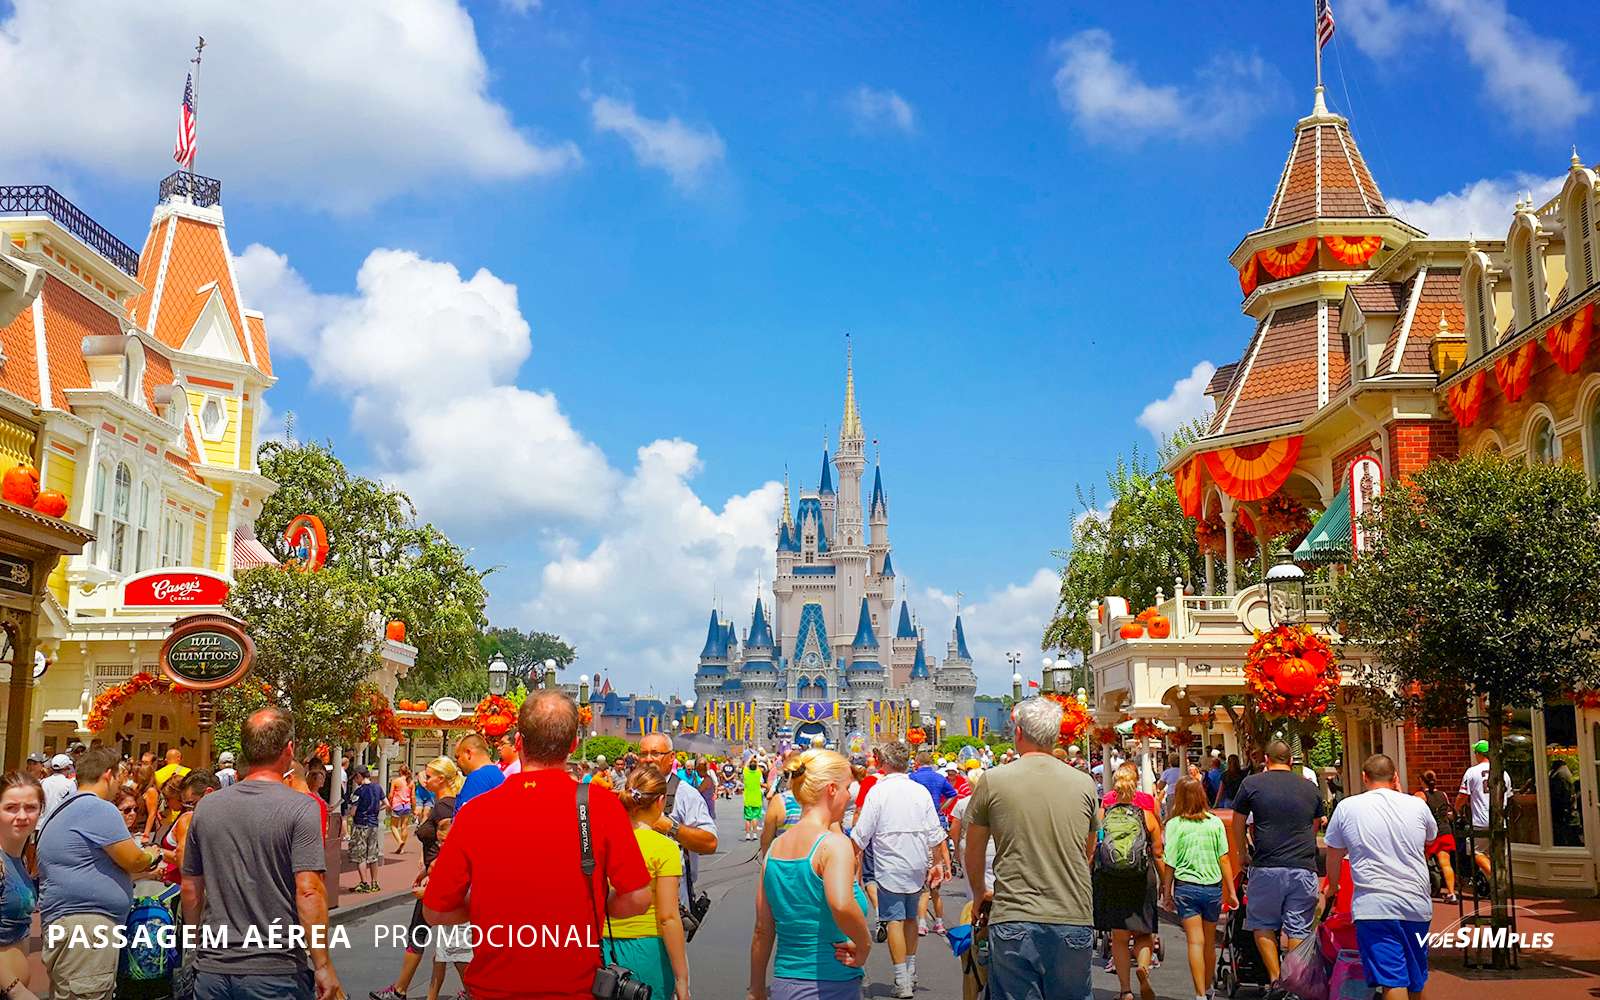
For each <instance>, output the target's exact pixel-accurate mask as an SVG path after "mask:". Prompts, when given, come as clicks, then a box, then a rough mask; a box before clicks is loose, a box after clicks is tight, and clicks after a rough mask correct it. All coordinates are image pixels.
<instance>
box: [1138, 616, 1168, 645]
mask: <svg viewBox="0 0 1600 1000" xmlns="http://www.w3.org/2000/svg"><path fill="white" fill-rule="evenodd" d="M1145 628H1147V629H1149V631H1150V638H1152V639H1165V638H1166V637H1167V636H1169V635H1171V634H1172V619H1171V618H1168V617H1167V616H1166V615H1151V616H1150V620H1149V621H1147V622H1145Z"/></svg>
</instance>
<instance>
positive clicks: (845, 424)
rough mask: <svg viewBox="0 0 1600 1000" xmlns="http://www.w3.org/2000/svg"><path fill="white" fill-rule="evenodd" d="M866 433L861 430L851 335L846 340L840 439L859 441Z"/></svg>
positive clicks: (847, 335)
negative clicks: (857, 407)
mask: <svg viewBox="0 0 1600 1000" xmlns="http://www.w3.org/2000/svg"><path fill="white" fill-rule="evenodd" d="M864 436H865V435H864V434H863V432H862V430H861V414H860V413H859V412H857V410H856V374H855V358H854V351H853V350H852V348H851V345H850V335H849V334H846V335H845V341H844V419H843V420H842V421H840V423H839V440H840V441H841V442H842V441H859V440H861V439H862V438H863V437H864Z"/></svg>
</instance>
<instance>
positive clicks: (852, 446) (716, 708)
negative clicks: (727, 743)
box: [694, 360, 981, 746]
mask: <svg viewBox="0 0 1600 1000" xmlns="http://www.w3.org/2000/svg"><path fill="white" fill-rule="evenodd" d="M865 445H866V434H865V432H864V431H863V430H862V426H861V414H860V412H859V411H858V410H857V409H856V392H855V373H854V370H853V367H852V365H851V364H850V362H849V361H848V360H847V361H846V364H845V389H844V418H843V419H842V420H841V421H840V425H839V446H838V450H837V452H836V453H835V454H834V455H833V456H832V458H831V460H830V458H829V456H828V453H827V449H826V448H824V449H823V455H822V473H821V476H820V477H819V481H818V484H817V489H816V490H815V491H814V492H813V491H806V492H803V493H802V494H801V495H800V503H799V506H798V508H795V507H793V506H792V505H791V502H790V497H789V485H788V477H787V476H785V481H784V491H783V492H784V496H783V513H782V514H781V515H780V516H779V521H778V525H777V530H776V534H777V553H776V575H775V577H774V580H773V584H772V592H771V598H772V600H771V605H770V608H771V610H770V617H769V613H768V607H767V605H766V604H764V602H763V601H762V598H761V597H760V596H758V597H757V598H756V601H755V609H754V611H753V612H752V613H751V618H750V627H749V629H748V630H747V631H746V632H745V635H744V639H743V641H742V642H741V641H740V640H739V636H738V633H737V629H736V628H735V625H734V623H733V622H732V621H728V620H726V619H724V618H723V616H722V615H721V614H720V612H719V611H718V610H717V609H716V608H713V609H712V611H711V619H710V623H709V625H708V626H707V629H706V642H705V647H704V648H703V649H701V651H700V662H699V667H698V669H697V670H696V671H695V681H694V688H695V699H696V704H695V708H696V714H697V715H699V716H700V717H701V719H702V720H703V723H704V727H705V731H706V732H710V733H715V734H716V735H719V736H721V737H723V738H725V739H729V740H733V741H744V742H754V743H762V744H765V745H768V746H771V745H773V744H775V743H777V742H778V741H780V740H781V739H783V738H784V736H785V735H788V736H789V737H790V739H791V740H792V741H793V742H796V743H804V742H806V741H808V740H810V739H812V738H813V737H815V736H818V735H820V736H822V737H823V738H824V739H825V740H826V741H828V742H829V743H833V744H836V745H839V746H847V745H850V744H857V743H859V744H866V743H870V742H875V741H878V740H884V739H889V738H892V737H894V736H898V735H903V734H904V732H905V731H906V729H907V728H908V726H910V725H914V724H916V722H917V721H919V719H918V717H920V721H921V722H922V724H923V727H924V729H925V730H926V732H927V735H928V738H929V741H930V742H936V741H937V739H938V737H939V735H940V734H941V733H942V735H944V736H952V735H973V736H978V735H981V732H979V730H980V728H981V727H980V724H979V723H978V722H976V721H974V713H973V697H974V695H975V694H976V692H977V686H978V681H977V675H976V674H974V673H973V669H972V655H971V654H970V653H969V652H968V651H967V639H966V633H965V632H964V631H963V629H962V625H961V614H960V608H959V607H958V608H957V609H956V620H955V626H954V628H953V629H952V630H951V636H950V644H949V646H948V648H947V650H946V654H945V658H944V661H943V662H942V663H940V664H938V665H937V666H935V665H933V664H932V663H931V661H930V658H929V656H928V654H927V649H926V642H925V639H924V636H923V634H922V632H921V630H920V629H919V628H918V627H917V626H916V625H915V624H914V622H913V620H912V615H911V609H910V607H909V606H908V604H907V603H906V600H905V599H904V597H902V598H901V600H900V602H899V604H900V606H899V609H898V614H896V609H895V594H894V584H895V570H894V561H893V558H892V557H891V555H890V551H889V549H890V547H889V497H888V494H887V493H885V492H884V489H883V473H882V470H881V469H880V468H878V467H877V466H876V465H875V466H874V468H873V472H872V494H871V496H870V497H869V498H868V500H867V502H866V503H865V504H864V505H863V502H862V489H861V487H862V476H863V473H864V472H865V470H866V455H865V450H864V448H865ZM835 471H837V473H838V482H839V487H838V490H837V491H835V489H834V486H833V473H834V472H835ZM913 700H915V701H916V702H917V703H918V708H917V709H916V711H915V714H913V711H912V708H911V702H912V701H913Z"/></svg>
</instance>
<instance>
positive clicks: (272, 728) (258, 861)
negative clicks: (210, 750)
mask: <svg viewBox="0 0 1600 1000" xmlns="http://www.w3.org/2000/svg"><path fill="white" fill-rule="evenodd" d="M240 737H241V738H240V742H241V743H242V744H243V747H244V754H243V756H244V764H245V769H246V773H245V775H244V776H243V777H242V778H241V779H240V780H239V781H237V782H235V783H234V784H232V785H229V786H228V787H227V788H224V789H222V790H220V791H217V792H213V793H211V794H210V795H207V796H206V797H205V798H204V799H201V800H200V803H199V805H197V806H196V807H195V810H194V819H193V820H192V821H191V823H190V825H189V838H188V841H187V842H186V844H185V849H184V855H183V917H184V922H185V923H191V924H199V925H201V926H202V927H205V928H209V929H210V933H211V934H213V935H218V934H225V935H226V937H225V940H226V942H227V943H226V944H225V945H224V946H223V947H217V946H215V944H212V945H211V946H209V947H208V946H206V945H205V944H202V945H201V946H200V947H199V948H198V950H197V954H196V956H195V973H196V977H195V994H196V995H197V996H204V997H211V996H215V997H233V996H269V995H270V996H273V997H282V998H285V1000H311V998H312V997H313V996H315V997H325V996H333V995H337V992H338V989H339V982H338V978H337V977H336V976H335V975H334V972H333V965H332V963H331V962H329V960H328V951H327V947H326V936H327V932H328V903H327V895H326V893H327V889H326V887H325V885H324V882H323V878H322V873H323V871H324V870H325V868H326V865H325V863H324V860H323V859H324V854H323V844H322V818H321V811H320V810H319V809H318V808H317V803H316V801H315V800H313V799H312V797H311V796H310V795H308V794H306V793H305V792H299V791H295V790H294V789H293V788H290V787H289V786H288V785H286V784H284V782H283V774H284V773H285V772H286V771H288V770H289V768H290V767H291V766H292V765H293V762H294V742H293V741H294V726H293V722H292V721H291V720H290V719H289V717H288V716H287V715H286V714H285V713H283V712H280V711H279V710H277V709H270V708H269V709H262V710H261V711H259V712H256V713H255V714H254V715H251V716H250V717H249V718H248V719H246V720H245V723H244V725H243V727H242V728H241V732H240ZM301 933H303V934H304V938H303V940H304V941H305V947H302V946H301V945H300V943H299V940H297V939H296V938H294V937H291V935H297V934H301ZM201 940H202V941H204V935H202V937H201ZM308 958H309V964H308V961H307V960H308Z"/></svg>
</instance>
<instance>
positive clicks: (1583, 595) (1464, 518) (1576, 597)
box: [1330, 454, 1600, 964]
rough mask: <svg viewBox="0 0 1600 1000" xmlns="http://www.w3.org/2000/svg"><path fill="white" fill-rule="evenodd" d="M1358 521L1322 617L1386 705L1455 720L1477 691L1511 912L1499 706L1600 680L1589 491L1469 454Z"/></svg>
mask: <svg viewBox="0 0 1600 1000" xmlns="http://www.w3.org/2000/svg"><path fill="white" fill-rule="evenodd" d="M1365 527H1366V528H1367V530H1368V531H1369V532H1370V537H1371V538H1372V540H1373V541H1372V546H1371V548H1370V550H1368V551H1365V552H1363V553H1362V555H1361V558H1360V559H1358V560H1356V561H1355V562H1354V563H1352V564H1351V566H1350V570H1349V572H1348V573H1346V574H1345V575H1344V576H1343V577H1342V578H1341V579H1340V580H1339V581H1338V584H1337V586H1336V588H1335V590H1334V592H1333V599H1332V606H1331V608H1330V614H1331V616H1332V620H1333V621H1335V622H1337V623H1338V624H1339V628H1340V631H1341V632H1342V634H1343V641H1344V642H1346V643H1348V644H1350V645H1352V646H1359V647H1361V648H1363V649H1365V650H1366V651H1367V652H1368V653H1369V654H1370V658H1368V659H1366V660H1365V661H1363V664H1364V665H1362V666H1358V667H1357V668H1356V670H1355V678H1356V680H1357V681H1359V682H1360V683H1361V684H1362V686H1363V687H1364V689H1365V692H1366V695H1367V697H1368V698H1369V699H1370V700H1371V701H1372V703H1373V704H1374V705H1376V706H1378V707H1379V708H1380V710H1382V711H1383V712H1384V713H1385V714H1386V715H1387V716H1389V717H1390V718H1410V719H1418V720H1421V721H1422V722H1423V723H1425V724H1445V723H1451V722H1453V723H1457V724H1459V723H1460V721H1461V718H1462V715H1463V710H1465V713H1466V714H1467V715H1468V716H1472V715H1474V713H1475V711H1476V708H1475V706H1477V705H1479V704H1482V705H1483V715H1482V716H1481V717H1480V718H1481V721H1482V722H1483V723H1484V724H1485V726H1486V727H1487V730H1488V737H1489V812H1490V824H1489V826H1490V834H1489V857H1490V860H1491V867H1492V871H1493V873H1494V874H1493V878H1492V884H1493V898H1494V916H1495V919H1496V920H1497V921H1509V919H1510V915H1509V912H1508V903H1507V887H1508V872H1509V866H1508V855H1507V842H1506V830H1505V827H1504V824H1503V817H1502V808H1501V806H1502V802H1503V798H1504V792H1503V790H1502V788H1501V784H1502V781H1501V777H1502V765H1501V738H1502V734H1503V729H1504V724H1505V717H1506V714H1507V713H1509V711H1510V710H1511V709H1512V708H1513V707H1516V706H1537V705H1540V704H1542V703H1545V702H1548V701H1551V700H1553V699H1559V698H1562V697H1565V696H1567V693H1568V692H1571V691H1573V690H1574V689H1593V688H1596V687H1600V630H1596V629H1595V627H1594V623H1595V622H1596V621H1597V620H1600V588H1597V587H1595V585H1594V581H1595V580H1596V579H1600V496H1597V494H1596V493H1595V491H1594V490H1593V489H1592V488H1591V487H1590V485H1589V483H1588V481H1587V480H1586V479H1585V477H1584V475H1583V473H1582V472H1580V471H1579V470H1577V469H1575V468H1573V467H1571V466H1568V465H1563V464H1558V465H1531V466H1530V465H1524V464H1522V463H1520V462H1514V461H1508V460H1506V459H1504V458H1501V457H1500V456H1499V455H1496V454H1490V455H1474V456H1470V457H1467V458H1463V459H1461V460H1460V461H1455V462H1437V463H1435V464H1433V465H1430V466H1428V467H1427V468H1426V469H1423V470H1422V471H1421V472H1419V473H1417V474H1416V475H1415V476H1414V477H1413V478H1412V479H1411V480H1410V481H1401V482H1398V483H1393V484H1389V485H1388V488H1387V489H1386V491H1385V492H1384V494H1383V495H1382V496H1381V497H1380V498H1379V499H1378V501H1377V503H1376V504H1375V510H1374V512H1373V513H1372V514H1370V515H1368V520H1367V521H1366V522H1365ZM1495 957H1496V961H1497V964H1498V963H1499V962H1500V961H1501V960H1503V959H1504V957H1505V956H1504V954H1503V953H1502V951H1501V950H1499V949H1497V950H1496V953H1495Z"/></svg>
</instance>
